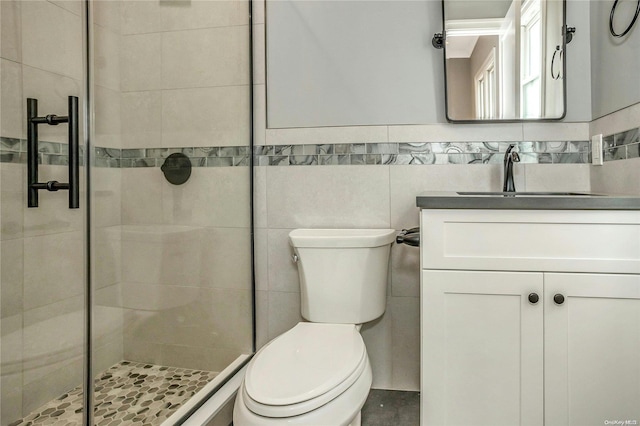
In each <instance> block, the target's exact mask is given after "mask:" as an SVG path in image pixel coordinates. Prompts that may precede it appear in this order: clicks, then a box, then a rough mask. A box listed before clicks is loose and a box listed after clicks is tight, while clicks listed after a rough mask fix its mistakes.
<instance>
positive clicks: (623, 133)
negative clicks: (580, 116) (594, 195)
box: [590, 104, 640, 195]
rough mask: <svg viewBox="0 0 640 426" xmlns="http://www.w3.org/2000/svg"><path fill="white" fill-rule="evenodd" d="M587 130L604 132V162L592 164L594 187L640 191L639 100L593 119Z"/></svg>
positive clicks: (626, 192) (637, 192)
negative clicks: (634, 103)
mask: <svg viewBox="0 0 640 426" xmlns="http://www.w3.org/2000/svg"><path fill="white" fill-rule="evenodd" d="M590 134H591V135H598V134H602V135H604V136H605V138H604V140H603V142H604V143H603V145H604V146H603V148H604V156H603V159H604V164H603V165H602V166H594V167H592V168H591V175H590V176H591V187H592V189H593V191H595V192H604V193H612V194H634V195H640V158H638V152H639V149H640V145H639V143H640V104H636V105H633V106H631V107H628V108H625V109H623V110H620V111H616V112H614V113H612V114H609V115H606V116H604V117H602V118H598V119H597V120H594V121H592V122H591V125H590Z"/></svg>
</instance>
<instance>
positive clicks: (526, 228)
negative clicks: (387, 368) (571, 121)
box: [417, 193, 640, 425]
mask: <svg viewBox="0 0 640 426" xmlns="http://www.w3.org/2000/svg"><path fill="white" fill-rule="evenodd" d="M417 206H418V207H420V208H421V209H422V210H421V219H420V226H421V236H420V238H421V249H420V250H421V253H420V255H421V269H422V272H421V274H422V275H421V312H422V314H421V339H422V340H421V341H422V343H421V345H422V346H421V351H422V353H421V356H422V359H421V375H422V377H421V398H422V401H421V424H422V425H517V424H522V425H542V424H544V425H603V424H607V423H606V422H607V421H622V422H624V421H630V423H626V424H638V423H640V402H639V401H640V385H639V384H640V198H637V197H609V196H592V195H588V194H583V195H577V194H570V193H566V194H524V195H522V194H518V195H508V196H504V195H503V194H501V193H496V194H492V193H462V195H461V194H459V193H432V194H426V195H424V196H419V197H417ZM609 424H613V423H609ZM621 424H624V423H621Z"/></svg>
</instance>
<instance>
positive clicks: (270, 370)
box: [242, 323, 367, 417]
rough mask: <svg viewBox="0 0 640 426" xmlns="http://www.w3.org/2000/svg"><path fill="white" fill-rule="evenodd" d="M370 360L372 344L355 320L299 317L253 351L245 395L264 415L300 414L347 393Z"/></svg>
mask: <svg viewBox="0 0 640 426" xmlns="http://www.w3.org/2000/svg"><path fill="white" fill-rule="evenodd" d="M366 365H367V353H366V348H365V346H364V342H363V341H362V337H361V336H360V333H359V332H358V330H357V329H356V327H355V325H353V324H319V323H298V324H297V325H296V326H295V327H294V328H292V329H291V330H289V331H288V332H286V333H284V334H282V335H281V336H279V337H278V338H276V339H274V340H273V341H271V342H270V343H269V344H267V345H266V346H265V347H264V348H262V349H261V350H260V351H259V352H258V353H257V354H256V355H255V356H254V357H253V359H252V360H251V362H250V363H249V366H248V367H247V373H246V375H245V379H244V385H243V389H242V393H243V399H244V402H245V404H246V406H247V408H249V410H251V411H252V412H254V413H255V414H258V415H261V416H265V417H291V416H297V415H300V414H304V413H307V412H309V411H312V410H315V409H316V408H318V407H321V406H322V405H324V404H326V403H328V402H329V401H331V400H333V399H334V398H336V397H337V396H339V395H340V394H342V393H343V392H344V391H345V390H347V389H348V388H349V387H350V386H351V385H353V383H355V382H356V380H358V378H359V377H360V376H361V375H362V372H363V371H364V370H365V367H366Z"/></svg>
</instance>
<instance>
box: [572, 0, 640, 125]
mask: <svg viewBox="0 0 640 426" xmlns="http://www.w3.org/2000/svg"><path fill="white" fill-rule="evenodd" d="M589 4H590V6H591V54H592V60H591V78H592V81H593V85H592V86H591V90H592V94H591V96H592V98H593V101H592V110H593V118H594V119H595V118H600V117H602V116H604V115H606V114H610V113H612V112H614V111H617V110H620V109H622V108H625V107H627V106H629V105H633V104H636V103H638V102H640V78H638V70H640V53H639V52H640V28H639V27H640V22H636V24H635V28H633V29H632V30H631V32H630V33H629V34H627V35H626V36H625V37H622V38H615V37H613V36H612V35H611V34H610V32H609V14H610V12H611V6H612V5H613V2H609V1H603V0H593V1H590V2H589ZM635 7H636V2H631V1H630V2H624V1H621V2H619V3H618V8H617V10H616V14H615V16H616V20H615V21H614V24H615V29H616V31H617V32H618V33H621V32H622V31H623V30H624V28H626V26H627V25H628V24H629V23H630V22H631V18H632V17H633V14H634V12H635ZM578 31H579V33H578V34H582V31H581V30H580V28H579V27H578ZM585 34H586V33H585ZM572 58H573V57H572ZM621 130H624V129H621Z"/></svg>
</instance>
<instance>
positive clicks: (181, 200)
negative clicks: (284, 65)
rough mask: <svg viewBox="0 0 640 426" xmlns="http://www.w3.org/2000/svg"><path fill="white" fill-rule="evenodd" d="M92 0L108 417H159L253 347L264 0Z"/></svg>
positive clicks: (96, 211) (96, 203)
mask: <svg viewBox="0 0 640 426" xmlns="http://www.w3.org/2000/svg"><path fill="white" fill-rule="evenodd" d="M91 4H92V6H94V9H93V26H92V29H93V47H94V50H93V57H94V60H93V67H94V79H93V85H92V87H93V92H94V97H93V99H94V105H95V126H94V129H95V134H94V136H93V141H94V149H95V163H94V165H93V166H92V170H91V175H92V178H91V185H92V200H93V208H92V212H93V216H92V231H91V234H92V259H93V266H92V270H93V277H92V280H93V283H94V288H95V303H94V305H93V311H94V312H93V317H94V327H93V333H94V336H93V359H94V380H95V411H94V414H95V423H96V424H97V425H102V424H109V423H110V422H111V421H121V422H125V423H127V422H130V423H131V424H143V423H144V424H149V425H159V424H161V423H162V422H163V421H166V420H167V419H169V418H171V416H174V415H179V414H180V412H185V410H187V407H189V406H193V405H194V398H193V397H194V396H195V397H196V399H197V398H199V397H201V396H202V395H204V394H205V393H206V392H207V390H213V389H214V388H215V383H216V381H218V380H221V379H222V377H223V376H224V375H223V374H221V373H222V372H225V370H228V369H229V368H230V366H233V365H235V364H236V363H238V362H239V361H241V360H242V359H244V358H246V357H247V356H248V355H247V354H250V353H251V352H252V351H253V325H252V323H253V303H252V295H253V292H252V273H251V271H252V267H251V212H250V204H251V203H250V200H251V192H250V175H251V168H250V167H249V164H250V160H249V159H250V144H251V76H250V52H251V51H250V43H249V35H250V25H249V2H248V1H245V0H242V1H235V0H234V1H220V0H190V1H124V2H114V1H98V2H95V1H94V2H92V3H91ZM176 413H177V414H176ZM174 418H175V417H174ZM136 422H137V423H136Z"/></svg>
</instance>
